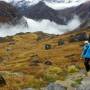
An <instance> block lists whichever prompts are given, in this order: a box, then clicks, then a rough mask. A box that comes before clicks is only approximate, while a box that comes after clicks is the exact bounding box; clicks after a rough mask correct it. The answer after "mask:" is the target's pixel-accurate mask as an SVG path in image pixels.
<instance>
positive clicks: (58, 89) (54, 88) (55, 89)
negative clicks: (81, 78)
mask: <svg viewBox="0 0 90 90" xmlns="http://www.w3.org/2000/svg"><path fill="white" fill-rule="evenodd" d="M44 90H67V88H66V87H64V86H62V85H60V84H54V83H51V84H49V85H48V86H47V87H46V88H45V89H44Z"/></svg>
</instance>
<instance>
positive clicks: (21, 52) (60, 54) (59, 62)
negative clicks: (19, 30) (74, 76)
mask: <svg viewBox="0 0 90 90" xmlns="http://www.w3.org/2000/svg"><path fill="white" fill-rule="evenodd" d="M84 32H85V31H84ZM77 33H79V32H77ZM87 33H89V31H87ZM73 34H76V33H73V32H72V33H69V34H65V35H61V36H55V37H54V38H52V39H50V38H44V39H42V40H41V41H37V38H38V35H37V34H31V33H27V34H23V35H15V36H13V39H14V40H15V44H10V43H11V42H4V43H0V58H1V59H0V61H1V63H0V71H9V72H12V73H13V72H17V73H18V74H19V73H22V75H19V76H18V75H14V74H13V75H11V74H9V75H7V74H6V73H4V74H3V75H4V77H5V79H6V82H7V85H6V86H5V87H1V88H0V90H20V89H21V88H24V87H30V86H31V87H35V88H39V87H40V86H41V85H42V86H43V85H46V84H47V83H48V81H45V80H43V74H44V72H45V71H46V70H47V69H48V68H49V66H48V65H45V64H44V61H45V60H50V61H52V63H53V64H52V66H55V67H56V66H57V67H59V68H62V70H63V71H64V70H66V69H67V67H68V66H69V65H77V66H78V67H79V68H83V60H80V54H81V50H82V47H81V46H80V45H81V44H82V43H83V42H72V43H68V38H69V36H70V35H73ZM59 39H63V40H65V44H64V45H62V46H58V40H59ZM45 44H51V45H52V48H51V49H50V50H45V49H44V45H45ZM33 55H38V56H39V58H40V61H41V63H39V64H38V65H37V66H31V56H33ZM41 83H42V84H41Z"/></svg>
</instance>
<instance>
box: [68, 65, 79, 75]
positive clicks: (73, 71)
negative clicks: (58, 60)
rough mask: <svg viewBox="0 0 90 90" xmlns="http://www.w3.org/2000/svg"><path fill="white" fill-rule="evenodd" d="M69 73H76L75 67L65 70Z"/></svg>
mask: <svg viewBox="0 0 90 90" xmlns="http://www.w3.org/2000/svg"><path fill="white" fill-rule="evenodd" d="M67 71H68V72H69V73H75V72H78V71H79V70H78V68H77V67H76V66H75V65H71V66H69V67H68V70H67Z"/></svg>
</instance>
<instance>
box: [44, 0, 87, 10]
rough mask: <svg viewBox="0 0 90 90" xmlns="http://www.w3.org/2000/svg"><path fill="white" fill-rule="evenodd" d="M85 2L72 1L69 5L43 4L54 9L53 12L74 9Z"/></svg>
mask: <svg viewBox="0 0 90 90" xmlns="http://www.w3.org/2000/svg"><path fill="white" fill-rule="evenodd" d="M86 1H87V0H78V2H75V1H73V0H72V2H71V3H65V2H64V3H48V2H45V3H46V5H48V6H49V7H51V8H53V9H55V10H60V9H65V8H70V7H76V6H79V5H80V4H82V3H85V2H86Z"/></svg>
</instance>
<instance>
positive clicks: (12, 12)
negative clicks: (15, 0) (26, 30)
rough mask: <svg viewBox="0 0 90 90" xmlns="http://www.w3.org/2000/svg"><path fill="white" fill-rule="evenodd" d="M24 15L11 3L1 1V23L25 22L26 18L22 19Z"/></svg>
mask: <svg viewBox="0 0 90 90" xmlns="http://www.w3.org/2000/svg"><path fill="white" fill-rule="evenodd" d="M22 18H23V17H22V15H21V14H20V13H19V12H18V10H17V9H16V8H15V7H14V6H12V5H11V4H9V3H6V2H4V1H0V23H6V24H13V25H15V24H25V20H24V19H23V20H24V21H22Z"/></svg>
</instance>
